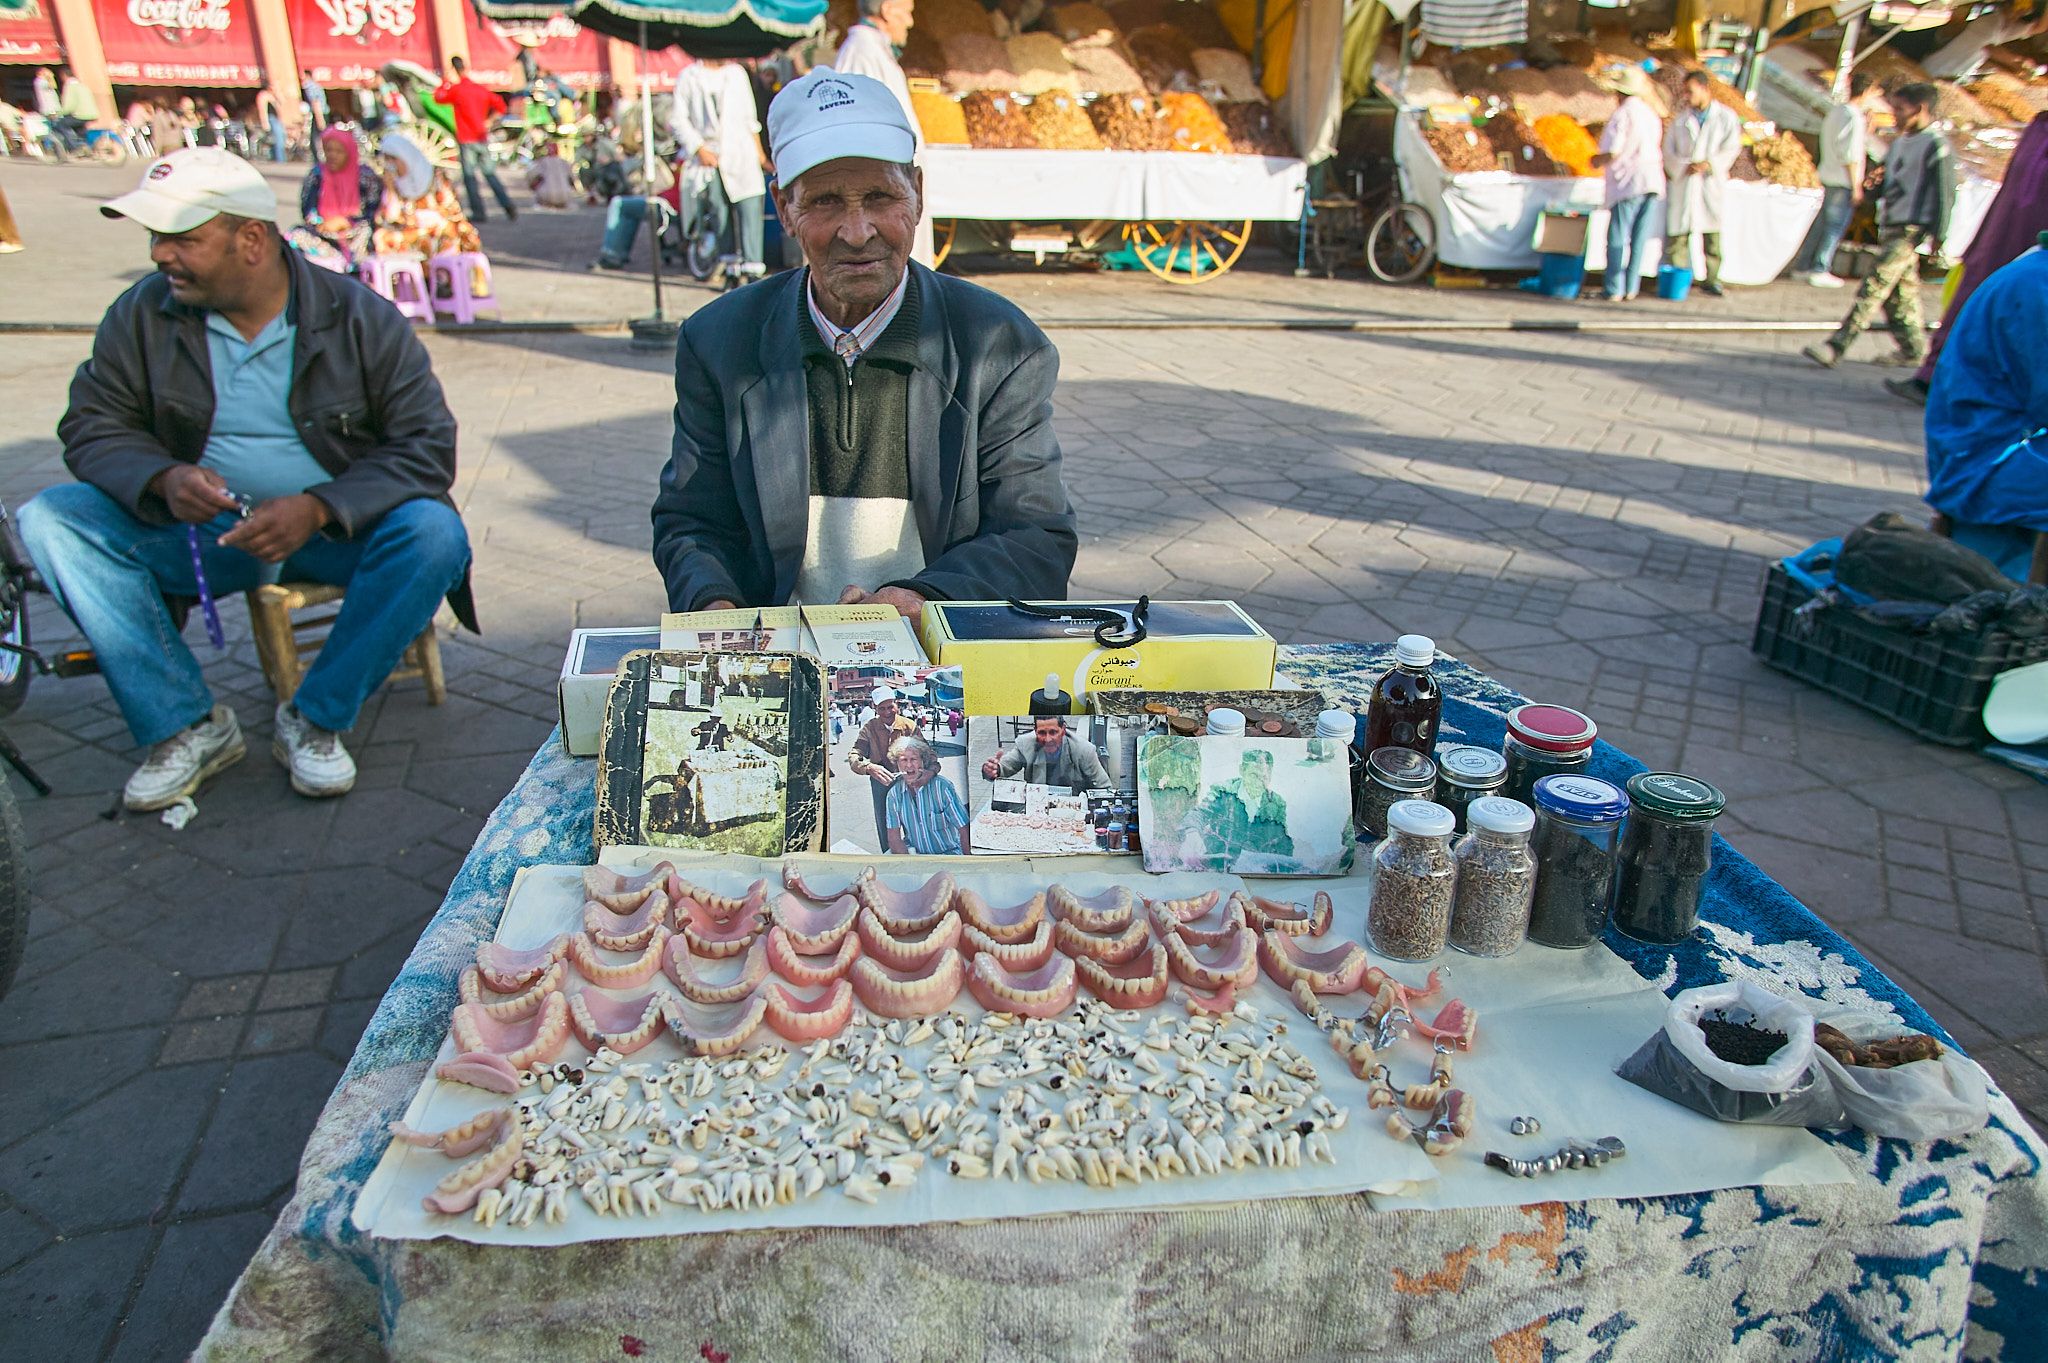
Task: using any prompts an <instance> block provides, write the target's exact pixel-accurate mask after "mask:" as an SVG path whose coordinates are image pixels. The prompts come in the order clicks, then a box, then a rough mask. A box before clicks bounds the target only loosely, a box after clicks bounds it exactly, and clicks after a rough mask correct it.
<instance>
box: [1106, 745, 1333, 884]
mask: <svg viewBox="0 0 2048 1363" xmlns="http://www.w3.org/2000/svg"><path fill="white" fill-rule="evenodd" d="M1138 820H1139V825H1140V828H1141V830H1142V837H1143V840H1144V853H1145V869H1146V870H1148V871H1220V872H1226V873H1229V874H1233V875H1241V876H1327V875H1341V874H1343V873H1344V872H1345V871H1347V870H1348V869H1350V866H1351V860H1352V856H1353V853H1354V851H1355V847H1356V844H1355V840H1354V836H1353V833H1352V829H1351V777H1350V767H1349V765H1348V763H1347V761H1346V754H1345V747H1344V745H1343V744H1342V743H1340V742H1337V741H1335V740H1331V739H1322V738H1182V737H1179V736H1177V735H1153V736H1151V737H1148V738H1146V739H1145V740H1144V742H1143V743H1142V744H1140V745H1139V749H1138Z"/></svg>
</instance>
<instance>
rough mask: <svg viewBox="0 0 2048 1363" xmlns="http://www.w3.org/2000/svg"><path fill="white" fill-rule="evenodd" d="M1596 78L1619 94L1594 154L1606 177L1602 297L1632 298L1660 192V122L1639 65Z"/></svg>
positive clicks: (1640, 283)
mask: <svg viewBox="0 0 2048 1363" xmlns="http://www.w3.org/2000/svg"><path fill="white" fill-rule="evenodd" d="M1596 79H1597V80H1598V82H1599V83H1600V84H1601V85H1602V86H1604V87H1606V88H1607V89H1609V90H1611V91H1613V92H1614V93H1615V94H1617V95H1620V96H1621V105H1620V107H1619V108H1617V109H1616V110H1615V111H1614V116H1613V117H1612V118H1610V119H1608V120H1607V126H1606V127H1605V128H1603V129H1601V130H1600V151H1599V153H1598V154H1597V155H1596V156H1594V158H1593V164H1594V166H1596V167H1598V168H1599V170H1600V173H1601V175H1602V176H1603V177H1604V179H1605V180H1606V191H1607V193H1606V201H1607V281H1606V283H1607V293H1606V296H1607V298H1608V301H1610V302H1617V301H1619V300H1621V299H1624V298H1634V297H1635V296H1636V291H1637V290H1638V289H1640V288H1642V286H1643V266H1645V265H1646V264H1648V263H1649V251H1650V239H1651V217H1652V215H1653V214H1654V213H1655V211H1656V207H1657V200H1658V199H1659V198H1661V197H1662V196H1663V194H1664V154H1663V141H1664V120H1663V119H1661V118H1659V117H1658V116H1657V111H1656V110H1655V109H1652V108H1651V107H1650V102H1649V100H1648V99H1647V98H1645V96H1647V95H1648V94H1649V93H1650V88H1651V87H1650V78H1649V77H1648V76H1647V75H1645V74H1644V73H1643V68H1642V67H1640V66H1635V65H1632V64H1630V63H1627V62H1621V63H1617V64H1615V65H1613V66H1610V67H1608V68H1607V69H1606V70H1605V71H1603V72H1601V73H1600V75H1599V76H1598V77H1596Z"/></svg>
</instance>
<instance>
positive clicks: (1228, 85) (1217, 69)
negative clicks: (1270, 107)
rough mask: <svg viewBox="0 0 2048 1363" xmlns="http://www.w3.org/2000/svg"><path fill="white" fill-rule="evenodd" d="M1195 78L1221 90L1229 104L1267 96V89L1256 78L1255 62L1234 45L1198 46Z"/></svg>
mask: <svg viewBox="0 0 2048 1363" xmlns="http://www.w3.org/2000/svg"><path fill="white" fill-rule="evenodd" d="M1194 62H1195V78H1196V79H1197V80H1199V81H1200V82H1201V83H1202V85H1203V87H1204V88H1205V89H1206V88H1211V87H1213V88H1214V90H1215V91H1216V92H1217V94H1218V97H1219V98H1220V99H1222V100H1224V101H1226V102H1228V103H1232V104H1243V103H1249V102H1251V101H1253V100H1258V99H1263V98H1264V97H1265V95H1264V92H1263V91H1261V90H1260V89H1259V83H1258V82H1257V81H1255V80H1253V79H1252V64H1251V62H1250V61H1248V60H1247V59H1246V58H1245V55H1244V53H1242V52H1239V51H1238V50H1237V49H1236V48H1234V47H1202V48H1197V49H1195V53H1194Z"/></svg>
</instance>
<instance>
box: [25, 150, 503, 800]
mask: <svg viewBox="0 0 2048 1363" xmlns="http://www.w3.org/2000/svg"><path fill="white" fill-rule="evenodd" d="M100 211H101V212H103V213H105V214H106V215H107V216H108V217H110V218H111V217H121V218H127V219H129V220H131V221H133V222H135V223H137V224H139V225H141V226H142V227H145V228H147V229H148V230H149V255H150V259H151V260H152V261H154V262H155V264H156V270H155V272H154V273H152V274H150V275H148V276H147V277H146V278H144V279H143V280H142V281H141V282H140V283H138V284H136V285H134V286H133V287H131V288H130V289H129V290H128V291H127V292H126V293H124V294H122V295H121V296H120V297H119V298H117V299H115V300H114V305H113V306H112V307H110V308H108V309H107V315H106V316H105V317H103V318H102V319H101V320H100V327H99V334H98V335H97V336H96V337H94V339H93V346H92V357H91V358H90V359H88V360H86V362H85V363H84V364H81V365H80V366H79V367H78V373H77V374H76V375H75V376H74V377H73V378H72V380H71V405H70V408H69V409H68V410H67V411H66V412H65V413H64V417H63V420H61V421H59V422H58V423H57V435H58V437H59V438H60V439H61V440H62V441H63V442H64V462H65V464H66V465H67V466H68V467H69V468H70V470H71V472H72V474H73V476H75V477H76V478H77V479H78V481H77V482H75V483H65V484H60V485H59V486H56V487H52V488H49V489H47V490H45V491H44V492H43V493H42V494H41V495H39V496H37V497H36V498H35V500H33V501H31V502H29V503H28V505H26V506H24V507H22V509H21V532H22V537H23V539H25V540H26V541H27V543H28V549H29V553H30V554H31V555H32V556H33V557H34V559H35V564H36V568H37V570H38V571H39V572H40V573H41V574H42V576H43V579H44V581H46V582H48V583H49V584H50V588H51V590H52V591H53V592H55V593H56V596H57V600H58V601H59V602H60V603H61V604H62V605H63V607H64V609H65V610H66V611H68V612H69V613H70V615H71V618H72V619H73V620H75V621H77V622H78V627H79V628H80V629H81V630H83V631H84V632H85V637H86V638H87V639H88V640H89V641H90V642H91V643H92V646H93V651H94V652H95V653H96V654H97V655H98V656H99V664H100V671H101V673H102V674H104V675H105V677H106V679H107V687H108V689H109V690H110V691H112V692H113V694H114V702H115V704H117V705H119V706H120V707H121V715H122V718H124V719H126V720H127V721H128V728H129V730H130V732H131V733H133V734H134V736H135V741H136V742H137V743H139V744H142V745H144V746H145V747H148V748H149V749H150V754H149V758H148V760H147V761H145V762H144V763H143V764H142V766H141V767H140V768H139V769H138V770H137V771H136V772H135V774H134V775H133V776H131V777H129V778H128V783H127V786H126V788H125V790H124V791H123V798H124V800H125V801H126V803H127V805H128V808H130V809H134V810H150V809H162V808H165V807H167V806H169V805H173V804H175V803H177V802H178V801H179V800H181V799H185V798H188V797H190V796H191V795H192V794H193V792H195V791H196V790H198V789H199V786H200V783H201V782H203V781H205V780H206V779H207V778H208V777H210V776H212V775H213V774H214V773H215V772H218V771H220V770H222V769H223V768H225V767H227V766H229V765H231V764H233V763H235V762H237V761H240V760H241V758H242V756H243V753H244V751H245V749H244V745H243V741H242V730H241V725H240V723H239V722H238V721H237V719H236V716H235V712H234V711H233V710H232V709H230V708H229V707H228V706H226V705H217V704H215V703H214V701H213V696H212V693H211V692H210V691H209V690H208V689H207V686H206V679H205V677H204V676H203V675H202V674H201V672H200V668H199V663H198V661H197V660H196V659H195V658H194V657H193V656H192V650H191V649H190V648H188V647H187V646H186V644H185V641H184V640H183V639H182V638H181V637H180V636H179V633H178V630H177V629H176V628H175V627H174V624H173V620H172V617H171V613H170V610H169V608H168V607H167V606H166V604H165V600H164V598H165V597H166V596H177V597H185V598H188V599H190V598H194V597H196V598H198V599H199V602H200V605H201V607H202V609H203V610H204V611H205V612H206V613H207V615H208V627H209V630H210V631H215V632H217V631H218V629H219V623H218V617H217V613H216V612H215V611H214V606H213V601H214V599H215V598H219V597H225V596H228V595H230V594H232V593H235V592H242V591H247V590H249V589H250V588H252V587H255V586H256V585H257V584H258V583H259V582H262V581H266V580H267V581H271V582H275V581H278V580H279V579H280V578H282V579H283V580H285V581H294V582H305V581H312V582H324V583H328V584H331V585H335V586H346V587H347V588H348V589H349V591H348V596H347V598H346V599H345V600H344V601H343V602H342V605H341V611H340V614H339V615H338V616H337V617H336V619H335V621H334V627H333V629H332V630H331V631H330V632H329V633H328V636H327V640H326V643H325V645H324V646H323V647H322V648H321V650H320V653H319V656H318V657H317V658H316V659H315V660H314V662H313V664H312V666H311V667H310V668H309V669H308V670H307V672H306V675H305V679H304V680H303V681H302V682H301V683H300V684H299V689H298V692H297V694H296V695H294V696H293V697H291V698H290V699H289V700H286V701H285V702H283V703H282V704H280V705H279V706H278V707H277V713H276V716H275V724H274V727H273V730H272V737H271V746H270V751H271V754H272V755H273V756H274V757H275V758H276V759H277V760H278V762H279V763H280V764H281V765H283V766H284V768H285V769H286V770H287V771H288V772H289V773H290V777H291V784H292V789H294V790H296V791H298V792H299V793H300V794H301V795H308V796H331V795H340V794H342V793H344V792H346V791H347V790H349V789H350V788H351V787H353V786H354V785H355V780H356V767H355V762H354V760H353V759H352V758H350V756H349V754H348V750H347V749H346V748H344V747H343V746H342V744H341V739H340V734H341V732H342V731H344V730H347V729H349V728H351V727H352V726H353V725H354V724H355V722H356V712H357V711H358V710H359V709H360V708H361V707H362V704H363V701H364V700H365V699H367V698H368V696H369V694H370V693H371V692H372V691H374V690H375V689H376V688H377V687H378V686H379V685H381V684H382V683H383V681H384V678H385V677H386V676H388V675H389V674H390V672H391V669H392V667H393V666H394V665H395V664H396V663H397V662H398V659H399V656H400V654H402V653H403V652H404V651H405V648H406V646H407V645H408V644H410V643H411V642H412V641H413V639H414V638H415V637H417V636H418V634H419V633H420V631H421V630H422V629H425V628H426V626H427V625H428V623H429V622H431V621H432V620H433V618H434V612H435V610H436V609H437V608H438V607H439V606H440V604H441V600H442V598H443V597H444V596H445V597H446V598H447V599H448V601H449V603H450V604H451V605H452V606H454V607H455V613H456V615H457V616H458V617H460V618H461V620H462V622H463V623H464V624H465V625H468V626H469V627H470V628H471V629H475V628H476V615H475V610H474V607H473V606H472V604H471V602H470V593H469V576H468V566H469V540H468V537H467V536H466V535H465V534H464V533H463V529H462V518H461V516H460V515H458V514H457V513H456V510H455V505H454V503H453V502H451V501H450V500H449V498H448V488H449V485H450V484H451V483H452V482H453V481H454V479H455V418H454V416H452V415H451V414H450V413H449V411H448V404H447V403H446V402H445V401H443V399H442V397H441V385H440V384H439V383H438V382H437V381H436V380H435V378H434V371H433V367H432V365H431V363H430V362H429V361H428V359H427V352H426V348H425V347H424V346H422V345H421V344H420V343H419V339H418V338H417V337H415V336H414V335H413V334H412V324H411V323H409V322H407V321H406V320H405V318H404V317H403V316H401V315H400V314H399V312H398V310H397V309H396V308H394V307H392V305H391V304H390V303H388V302H386V301H385V300H384V299H382V298H379V297H378V296H377V295H376V294H374V293H372V292H370V291H369V290H368V289H366V288H364V287H363V286H362V285H360V284H358V283H356V282H355V281H354V280H353V279H347V278H344V277H342V276H340V275H335V274H329V273H328V272H327V271H325V270H320V269H315V268H313V267H312V266H310V265H308V264H307V263H306V262H305V260H304V258H303V257H301V256H300V255H299V254H298V253H297V252H296V251H291V250H288V249H286V247H285V244H284V240H283V238H281V237H280V236H279V235H278V232H277V226H276V219H277V196H276V195H275V194H274V193H273V192H272V191H271V188H270V186H269V185H268V184H267V183H266V182H265V181H264V179H263V177H262V176H261V175H259V174H258V173H257V172H256V169H255V168H254V167H253V166H251V165H250V164H249V163H248V162H246V161H244V160H242V159H241V158H240V157H238V156H234V155H232V154H230V153H228V152H226V151H223V150H221V149H220V148H218V147H196V148H188V149H181V150H178V151H174V152H172V153H170V154H169V155H168V156H163V157H160V158H158V159H157V160H156V161H153V162H151V163H150V166H149V169H148V170H147V171H145V172H144V173H143V177H142V184H141V186H140V187H139V188H137V189H136V190H134V191H133V192H132V193H129V194H124V195H122V196H121V197H120V198H118V199H115V200H114V201H113V202H111V203H109V204H107V205H106V206H105V207H104V208H102V209H101V210H100Z"/></svg>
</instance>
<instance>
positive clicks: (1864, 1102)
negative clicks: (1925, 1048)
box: [1813, 1010, 1991, 1141]
mask: <svg viewBox="0 0 2048 1363" xmlns="http://www.w3.org/2000/svg"><path fill="white" fill-rule="evenodd" d="M1819 1020H1820V1021H1822V1022H1825V1023H1827V1024H1828V1025H1829V1026H1830V1027H1833V1028H1834V1029H1835V1030H1837V1031H1839V1032H1840V1033H1842V1035H1844V1036H1846V1037H1848V1038H1849V1039H1850V1040H1851V1041H1854V1042H1857V1043H1859V1044H1860V1043H1863V1042H1867V1041H1876V1040H1878V1039H1879V1038H1881V1037H1887V1036H1897V1035H1898V1034H1899V1024H1898V1023H1897V1022H1896V1021H1893V1020H1891V1019H1887V1018H1883V1017H1879V1016H1877V1015H1875V1014H1872V1013H1857V1012H1850V1011H1846V1010H1845V1011H1842V1012H1835V1013H1822V1014H1821V1016H1820V1018H1819ZM1813 1054H1814V1059H1815V1060H1816V1061H1818V1062H1819V1064H1820V1067H1821V1069H1822V1070H1823V1071H1824V1072H1825V1073H1826V1074H1827V1076H1828V1078H1829V1079H1830V1080H1832V1081H1833V1083H1834V1086H1835V1096H1836V1097H1837V1098H1838V1099H1840V1100H1841V1103H1842V1108H1843V1111H1844V1112H1846V1113H1847V1114H1848V1118H1849V1121H1850V1122H1851V1123H1853V1124H1854V1125H1856V1126H1860V1127H1862V1128H1863V1129H1864V1130H1865V1131H1868V1132H1870V1133H1871V1134H1872V1135H1873V1136H1896V1137H1898V1138H1899V1139H1900V1140H1907V1141H1931V1140H1936V1139H1939V1138H1941V1137H1944V1136H1960V1135H1963V1134H1965V1133H1967V1132H1971V1131H1975V1130H1977V1129H1978V1128H1979V1127H1981V1126H1983V1125H1984V1123H1985V1122H1986V1121H1987V1120H1989V1118H1990V1115H1991V1095H1990V1092H1989V1090H1988V1089H1987V1087H1986V1085H1985V1081H1984V1071H1983V1070H1982V1069H1981V1068H1979V1066H1978V1065H1977V1063H1976V1062H1975V1061H1973V1060H1971V1059H1970V1058H1969V1057H1968V1056H1965V1055H1961V1054H1959V1053H1958V1052H1957V1051H1956V1049H1955V1047H1953V1046H1944V1047H1942V1049H1941V1058H1940V1059H1938V1060H1915V1061H1914V1062H1912V1063H1911V1064H1909V1065H1894V1066H1892V1067H1891V1068H1890V1069H1888V1070H1878V1069H1871V1068H1869V1067H1868V1066H1865V1065H1844V1064H1843V1063H1842V1062H1841V1061H1839V1060H1837V1059H1835V1058H1834V1057H1833V1056H1831V1055H1829V1054H1828V1053H1827V1052H1826V1051H1825V1050H1823V1049H1821V1048H1820V1047H1819V1046H1815V1047H1814V1048H1813Z"/></svg>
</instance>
